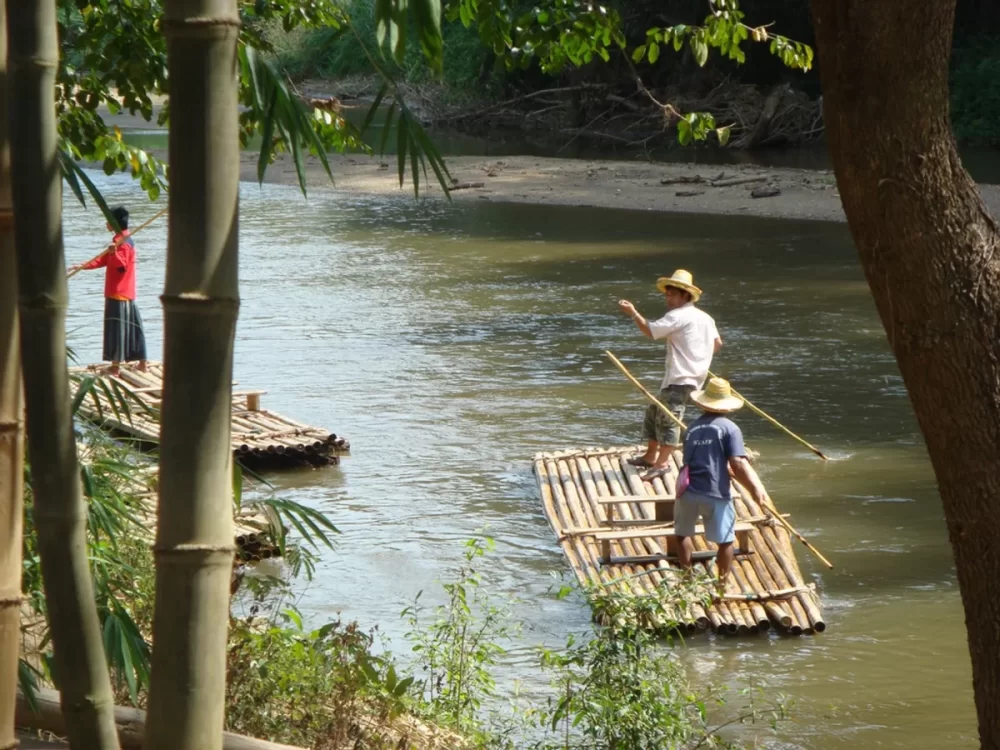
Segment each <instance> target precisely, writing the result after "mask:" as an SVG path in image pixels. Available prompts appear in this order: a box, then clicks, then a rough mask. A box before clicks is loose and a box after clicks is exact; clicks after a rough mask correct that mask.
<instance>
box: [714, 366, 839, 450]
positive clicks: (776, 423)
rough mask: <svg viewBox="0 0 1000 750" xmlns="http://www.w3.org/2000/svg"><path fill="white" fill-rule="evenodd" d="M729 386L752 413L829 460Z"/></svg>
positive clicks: (814, 447) (813, 446)
mask: <svg viewBox="0 0 1000 750" xmlns="http://www.w3.org/2000/svg"><path fill="white" fill-rule="evenodd" d="M708 374H709V375H710V376H711V377H713V378H714V377H716V376H715V375H714V374H713V373H712V371H711V370H709V371H708ZM729 388H730V390H731V391H732V393H733V395H734V396H736V398H741V399H743V403H744V404H746V405H747V406H748V407H749V408H750V411H752V412H753V413H754V414H757V415H758V416H761V417H764V419H766V420H767V421H768V422H770V423H771V424H773V425H774V426H775V427H777V428H778V429H779V430H781V431H782V432H784V433H785V434H786V435H788V436H789V437H791V438H793V439H794V440H797V441H798V442H800V443H802V445H804V446H805V447H806V448H808V449H809V450H811V451H812V452H813V453H815V454H816V455H817V456H819V457H820V458H822V459H823V460H824V461H829V460H830V459H829V458H827V457H826V456H825V455H823V451H821V450H820V449H819V448H817V447H816V446H815V445H813V444H812V443H809V442H807V441H806V440H804V439H803V438H801V437H799V436H798V435H796V434H795V433H794V432H792V431H791V430H789V429H788V428H787V427H785V425H783V424H781V422H779V421H778V420H777V419H775V418H774V417H772V416H771V415H770V414H768V413H767V412H766V411H764V410H763V409H758V408H757V407H756V406H754V405H753V404H752V403H750V401H749V400H748V399H747V398H746V397H744V396H741V395H740V394H739V393H738V392H737V391H736V389H735V388H733V387H732V384H730V386H729Z"/></svg>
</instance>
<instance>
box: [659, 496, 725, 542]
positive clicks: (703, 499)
mask: <svg viewBox="0 0 1000 750" xmlns="http://www.w3.org/2000/svg"><path fill="white" fill-rule="evenodd" d="M698 516H701V518H702V520H703V521H704V523H705V538H706V539H707V540H708V541H710V542H715V543H716V544H729V543H731V542H733V541H735V539H736V507H735V506H734V505H733V501H732V500H720V499H719V498H717V497H712V496H711V495H706V494H704V493H702V492H695V491H694V490H690V489H689V490H687V492H685V493H684V494H683V495H681V496H680V497H679V498H677V502H676V503H674V529H676V532H677V536H694V530H695V526H696V524H697V523H698Z"/></svg>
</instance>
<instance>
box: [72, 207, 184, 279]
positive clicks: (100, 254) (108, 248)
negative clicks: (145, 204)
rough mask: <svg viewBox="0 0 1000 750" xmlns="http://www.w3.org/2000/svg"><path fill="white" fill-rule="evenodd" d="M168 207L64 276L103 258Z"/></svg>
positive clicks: (158, 216)
mask: <svg viewBox="0 0 1000 750" xmlns="http://www.w3.org/2000/svg"><path fill="white" fill-rule="evenodd" d="M169 209H170V206H169V205H166V206H164V207H163V208H162V209H160V210H159V211H157V212H156V213H155V214H153V217H152V218H151V219H147V220H146V221H144V222H143V223H142V224H140V225H139V226H137V227H136V228H135V229H133V230H131V231H129V233H128V234H127V235H123V236H122V237H120V238H119V239H118V240H116V241H115V242H114V243H112V244H111V245H110V246H108V247H106V248H105V249H104V250H101V252H99V253H98V254H97V255H95V256H94V257H93V258H91V259H90V260H88V261H87V262H86V263H81V264H80V266H81V267H80V268H75V269H73V270H72V271H70V272H69V273H67V274H66V278H67V279H71V278H73V277H74V276H76V275H77V274H78V273H80V271H82V270H83V268H82V266H85V265H87V263H93V262H94V261H95V260H98V259H100V258H103V257H104V256H105V255H107V254H108V253H110V252H113V251H114V250H115V248H117V247H118V246H119V245H120V244H122V243H123V242H125V240H127V239H130V238H132V237H135V236H136V235H137V234H139V232H141V231H142V230H143V229H145V228H146V227H148V226H149V225H150V224H152V223H153V222H154V221H156V220H157V219H159V218H160V217H161V216H163V214H165V213H166V212H167V211H168V210H169Z"/></svg>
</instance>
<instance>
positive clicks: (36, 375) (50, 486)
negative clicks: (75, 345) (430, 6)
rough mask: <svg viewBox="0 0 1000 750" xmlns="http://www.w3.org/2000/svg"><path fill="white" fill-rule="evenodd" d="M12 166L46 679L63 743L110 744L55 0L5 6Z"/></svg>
mask: <svg viewBox="0 0 1000 750" xmlns="http://www.w3.org/2000/svg"><path fill="white" fill-rule="evenodd" d="M7 17H8V23H9V28H10V34H9V40H10V90H9V97H8V100H7V101H8V103H9V106H10V109H11V115H12V117H11V120H10V135H11V155H12V159H11V162H12V163H11V168H12V179H13V201H14V209H15V211H16V213H17V215H18V216H19V217H21V218H20V220H19V221H18V222H17V225H16V226H15V227H14V239H15V244H16V248H17V278H18V290H19V296H18V303H19V316H20V334H21V358H22V362H21V364H22V368H23V372H24V393H25V399H26V401H27V415H28V453H29V458H30V460H31V466H32V475H31V476H32V480H31V484H32V491H33V493H34V522H35V526H36V528H37V531H38V549H39V553H40V555H41V566H42V579H43V582H44V587H45V597H46V600H47V602H48V607H49V628H50V630H51V633H52V644H53V649H54V651H55V667H56V675H55V677H56V681H57V683H58V685H59V687H60V689H61V691H62V701H63V711H64V713H65V715H66V728H67V730H68V734H69V737H70V743H71V745H72V746H73V747H75V748H86V749H87V750H105V749H106V748H117V747H118V739H117V735H116V733H115V722H114V714H113V709H114V703H113V701H112V696H111V681H110V679H109V677H108V669H107V665H106V663H105V657H104V648H103V645H102V642H101V631H100V626H99V623H98V619H97V611H96V609H95V608H94V589H93V582H92V581H91V578H90V568H89V566H88V561H87V551H86V539H85V533H86V528H85V521H86V516H85V510H86V509H85V507H84V504H83V496H82V494H81V488H80V474H79V470H78V465H77V456H76V441H75V439H74V436H73V417H72V414H71V413H70V407H71V404H70V396H69V373H68V372H67V370H66V299H67V293H66V270H65V260H64V258H63V239H62V183H61V176H60V171H59V164H58V161H57V159H56V153H57V151H56V148H57V146H56V112H55V107H54V106H53V101H52V97H53V91H54V87H55V75H56V64H57V62H58V59H59V45H58V38H57V33H56V3H55V0H37V1H36V2H24V1H23V0H7Z"/></svg>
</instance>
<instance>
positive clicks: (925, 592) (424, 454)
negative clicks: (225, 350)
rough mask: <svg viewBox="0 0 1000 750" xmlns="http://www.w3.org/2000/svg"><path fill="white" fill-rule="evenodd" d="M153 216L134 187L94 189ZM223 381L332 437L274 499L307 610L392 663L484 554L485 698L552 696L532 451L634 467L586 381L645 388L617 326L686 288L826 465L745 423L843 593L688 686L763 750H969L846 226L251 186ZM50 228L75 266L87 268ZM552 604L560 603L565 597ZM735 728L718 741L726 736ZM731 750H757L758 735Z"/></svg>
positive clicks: (658, 369)
mask: <svg viewBox="0 0 1000 750" xmlns="http://www.w3.org/2000/svg"><path fill="white" fill-rule="evenodd" d="M95 179H97V181H98V183H99V185H100V186H101V187H102V189H103V190H105V191H106V193H107V195H108V198H109V200H116V201H128V202H129V203H130V204H131V205H132V206H133V208H134V218H133V225H136V224H138V223H139V222H140V221H142V220H143V219H145V218H147V217H148V216H150V215H152V213H153V211H154V209H152V208H151V207H149V206H148V205H144V204H143V203H142V200H141V195H140V194H139V193H138V192H137V191H136V190H135V189H134V188H133V187H132V185H131V184H130V182H129V181H128V180H127V179H121V178H104V177H103V175H100V176H95ZM240 229H241V232H240V237H241V248H240V252H241V294H242V308H241V313H240V320H239V328H238V331H237V339H236V379H237V380H238V381H239V382H240V386H241V387H253V388H263V389H266V390H267V391H268V394H267V395H266V396H264V397H263V403H264V405H265V406H266V407H267V408H270V409H275V410H277V411H280V412H282V413H285V414H287V415H289V416H291V417H292V418H294V419H298V420H302V421H308V422H310V423H313V424H317V425H322V426H323V427H325V428H328V429H330V430H332V431H334V432H336V433H338V434H342V435H345V436H347V437H348V439H349V440H350V441H351V444H352V453H353V455H352V456H351V457H350V458H347V459H345V460H344V461H343V463H342V464H341V466H339V467H333V468H327V469H322V470H315V471H314V470H303V471H296V472H291V473H283V474H275V475H273V476H272V477H270V478H271V479H272V481H273V482H274V483H275V484H276V485H277V487H278V489H279V492H280V493H281V494H283V495H285V496H288V497H290V498H293V499H296V500H298V501H300V502H303V503H307V504H310V505H313V506H315V507H317V508H321V509H322V510H324V511H326V512H327V513H329V514H330V516H331V517H332V518H333V520H334V522H335V523H336V524H337V526H338V527H339V529H340V531H341V532H342V533H341V534H340V536H339V538H338V542H337V548H336V550H335V551H333V552H329V551H326V552H324V553H323V557H322V561H321V564H320V566H319V569H318V572H317V578H316V580H315V581H314V583H313V584H312V585H311V586H310V587H308V588H307V589H306V590H305V591H304V592H303V598H302V600H301V602H300V604H301V607H302V609H303V610H304V611H305V612H306V613H307V614H308V615H309V617H310V619H311V620H312V621H313V622H315V623H320V622H323V621H325V620H326V619H329V618H333V617H336V616H337V615H338V613H339V614H340V616H342V617H344V618H348V619H357V620H358V621H359V622H360V623H361V624H362V625H363V626H365V627H372V626H375V625H377V626H378V627H379V629H380V631H381V632H383V633H384V634H386V635H387V636H388V637H389V638H390V640H391V643H392V647H393V648H394V650H396V651H405V642H404V639H403V634H404V633H405V630H406V624H405V623H404V622H403V621H402V620H401V619H400V616H399V614H400V610H402V609H403V607H405V606H406V605H407V604H409V603H410V602H411V601H412V599H413V597H414V596H415V595H416V594H417V593H418V592H419V591H421V590H423V591H424V592H425V594H424V598H425V599H428V600H429V601H430V602H431V603H433V602H436V601H440V600H441V596H440V589H439V587H438V583H437V582H438V581H440V580H441V579H442V578H447V577H448V576H449V574H450V572H451V571H453V570H454V569H455V568H456V567H457V566H458V565H459V564H460V562H461V560H462V552H463V549H464V548H463V542H464V541H465V540H467V539H469V538H472V537H474V536H476V535H477V534H479V533H481V530H483V529H484V528H485V529H486V533H487V534H489V535H490V536H492V537H493V538H495V539H496V542H497V547H496V551H495V552H494V553H493V554H492V555H490V556H489V557H488V558H487V559H486V562H485V563H484V564H483V567H484V574H485V577H486V579H487V581H488V582H489V585H490V587H491V589H492V590H493V591H495V592H496V595H497V596H498V597H502V598H506V597H511V596H515V597H517V602H516V603H515V604H514V605H513V609H514V615H515V617H516V618H517V619H519V620H521V621H522V622H523V629H522V632H521V634H520V635H519V636H518V637H517V638H516V640H515V641H514V643H513V644H511V648H510V650H509V653H508V654H507V656H506V657H505V659H504V663H503V665H502V666H501V668H500V670H499V671H498V680H499V682H500V685H501V687H502V688H503V689H504V690H510V689H511V685H512V683H513V681H514V680H515V679H518V680H520V681H521V682H522V683H523V685H524V688H525V691H526V693H527V694H529V695H532V694H536V695H537V694H541V693H542V692H543V688H544V683H545V679H546V678H545V677H544V676H542V675H540V674H539V672H538V670H537V668H536V666H535V664H536V657H535V655H534V648H535V647H536V646H537V645H538V644H546V645H549V646H557V645H559V644H561V643H562V642H563V641H564V639H565V636H566V634H567V633H568V632H579V631H581V630H583V629H585V628H586V627H587V625H588V623H589V611H588V609H587V607H586V605H585V604H584V603H583V602H582V600H581V599H580V598H579V597H570V598H568V599H564V600H557V599H556V598H555V597H554V596H553V594H552V588H553V586H554V585H555V586H558V584H559V582H560V581H561V580H564V579H565V580H568V579H569V571H568V566H567V564H566V561H565V560H564V559H563V557H562V555H561V553H560V551H559V548H558V546H557V544H556V542H555V540H554V537H553V534H552V532H551V530H550V529H549V527H548V526H547V524H546V522H545V520H544V518H543V516H542V513H541V509H540V506H539V500H538V495H537V489H536V486H535V482H534V478H533V476H532V474H531V463H530V459H531V457H532V455H533V454H534V453H535V452H537V451H544V450H557V449H562V448H568V447H583V446H592V445H613V444H623V443H630V442H635V441H637V440H638V431H639V425H640V419H641V414H642V410H643V409H644V403H643V401H642V397H641V396H640V395H639V394H637V393H636V392H635V391H634V390H633V389H632V387H631V386H630V385H629V384H628V383H627V382H626V381H624V380H623V378H622V377H621V375H620V374H619V373H618V372H617V370H615V369H614V367H613V366H611V365H610V364H609V363H608V362H607V361H606V360H605V359H604V358H603V357H602V352H603V351H604V350H605V349H611V350H613V351H614V352H615V353H616V354H618V356H619V357H621V358H622V359H623V360H624V361H625V362H626V363H627V364H628V365H629V366H630V367H631V368H632V370H633V372H634V373H636V374H637V375H639V376H640V377H641V378H642V379H643V380H644V381H645V382H646V383H647V385H648V386H649V387H654V386H655V385H656V384H657V383H658V382H659V379H660V377H661V375H662V367H663V364H662V349H661V348H660V347H659V346H657V345H654V344H653V343H652V342H649V341H646V340H644V339H643V338H642V337H641V336H640V335H639V334H638V332H637V331H636V330H635V329H634V327H633V326H632V324H631V323H630V321H629V320H628V319H627V318H625V317H624V316H622V315H620V314H619V313H618V312H617V309H616V306H615V301H616V300H617V299H619V298H621V297H627V298H629V299H631V300H633V301H634V302H635V303H636V305H637V306H638V307H639V309H640V311H642V312H643V313H645V314H647V315H653V314H656V313H657V312H659V311H660V310H662V309H663V303H662V297H661V296H660V295H659V294H658V293H657V292H656V290H655V288H654V280H655V278H656V277H657V276H658V275H663V274H668V273H670V272H672V271H673V270H674V269H675V268H678V267H683V268H688V269H690V270H691V271H692V272H693V273H694V276H695V280H696V282H697V283H698V284H699V285H700V286H701V287H702V288H704V289H705V295H704V297H703V300H702V306H703V307H704V309H706V310H707V311H708V312H710V313H711V314H712V315H713V316H714V317H715V318H716V320H717V322H718V326H719V329H720V332H721V335H722V337H723V338H724V340H725V347H724V348H723V350H722V352H721V353H720V354H719V355H718V356H717V358H716V361H715V364H714V365H713V369H714V370H715V371H716V372H717V373H719V374H721V375H723V376H726V377H729V378H730V379H732V381H733V383H734V385H735V386H736V387H737V388H738V389H739V390H741V391H742V392H743V393H744V394H745V395H746V396H748V397H749V398H750V399H751V400H753V401H754V402H755V403H756V404H757V405H758V406H760V407H762V408H764V409H765V410H767V411H769V412H771V413H772V414H774V415H775V416H777V417H778V418H779V419H780V420H782V421H783V422H784V423H786V424H787V425H789V426H790V427H791V428H792V429H794V430H795V431H797V432H799V433H800V434H802V435H804V436H806V437H807V438H808V439H809V440H811V441H812V442H813V443H815V444H816V445H818V446H819V447H821V448H822V449H823V450H824V451H825V452H826V453H827V454H828V455H831V456H833V457H834V458H835V460H833V461H831V462H829V463H823V462H821V461H820V460H819V459H817V458H815V457H814V456H812V454H810V453H809V452H808V451H806V450H804V449H802V448H801V447H800V446H798V445H797V444H795V443H793V442H791V441H790V440H789V439H788V438H786V437H784V436H783V435H781V434H780V433H778V432H777V431H775V430H774V428H772V427H770V426H769V425H768V424H767V423H765V422H763V421H762V420H760V419H759V418H756V417H754V416H753V415H752V414H750V413H741V414H740V415H739V416H738V421H739V423H740V424H741V426H742V427H743V429H744V432H745V435H746V439H747V442H748V444H750V445H751V446H753V447H754V448H755V449H757V450H759V451H760V452H761V454H762V457H761V461H760V463H759V467H758V468H759V471H760V473H761V476H762V478H763V480H764V482H765V483H766V484H767V486H768V488H769V490H770V491H771V494H772V495H773V497H774V498H775V501H776V502H777V503H778V505H779V506H780V507H781V508H782V510H783V511H785V512H789V513H791V514H792V515H791V519H790V520H791V521H792V523H793V524H795V525H796V526H797V527H798V528H799V529H800V530H801V531H802V532H803V533H804V534H805V535H806V536H807V537H809V538H810V540H811V541H812V542H813V543H814V544H815V545H816V546H817V547H818V548H819V549H820V550H822V551H823V552H824V553H825V554H826V556H827V557H829V558H830V559H831V560H832V561H833V562H834V563H835V565H836V568H835V570H833V571H827V570H825V569H824V568H822V567H821V566H820V565H819V564H818V563H817V562H816V561H815V560H813V559H811V558H810V557H808V556H806V553H805V550H804V549H801V548H800V553H799V560H800V563H801V565H802V567H803V571H804V572H805V574H806V576H807V578H809V579H811V580H813V581H815V583H816V585H817V588H818V591H819V593H820V595H821V599H822V601H823V604H824V607H825V614H826V620H827V623H828V626H829V627H828V630H827V631H826V632H825V633H823V634H822V635H817V636H812V637H800V638H791V637H789V638H784V637H780V636H777V635H774V634H771V635H760V636H756V637H749V638H740V639H736V638H726V637H714V636H710V635H703V636H699V637H695V638H693V639H691V640H690V641H689V642H688V644H687V645H686V646H685V647H683V651H682V656H681V658H682V659H683V660H684V661H685V663H686V664H687V666H688V669H689V673H690V674H691V675H692V678H693V679H694V680H695V681H696V682H698V683H699V684H706V685H707V684H713V685H728V686H730V687H731V688H732V689H733V690H734V691H735V690H737V689H739V688H740V687H742V686H744V685H746V684H748V683H749V682H751V681H752V682H753V683H754V684H763V685H765V686H766V687H767V688H768V689H769V690H772V691H781V692H784V693H785V694H787V695H788V696H790V697H791V698H793V699H794V706H793V708H792V717H793V718H792V721H791V722H789V723H788V724H786V725H784V726H783V727H781V728H780V729H779V731H778V733H777V735H776V736H775V735H770V734H767V733H764V732H763V731H762V732H761V733H760V734H759V736H760V737H761V738H762V741H764V742H766V744H768V745H769V746H775V747H788V748H800V747H801V748H839V747H855V746H863V747H880V748H913V747H932V746H933V747H949V748H956V747H973V746H974V745H975V715H974V711H973V705H972V695H971V689H970V683H971V670H970V665H969V658H968V654H967V651H966V648H965V634H964V627H963V614H962V608H961V603H960V599H959V593H958V588H957V583H956V579H955V575H954V570H953V567H952V559H951V554H950V549H949V547H948V543H947V538H946V531H945V526H944V521H943V515H942V511H941V506H940V501H939V499H938V497H937V494H936V488H935V483H934V478H933V475H932V472H931V469H930V466H929V462H928V459H927V455H926V452H925V449H924V446H923V442H922V439H921V437H920V434H919V431H918V429H917V426H916V422H915V420H914V418H913V416H912V413H911V409H910V405H909V402H908V400H907V396H906V392H905V389H904V388H903V385H902V382H901V378H900V376H899V373H898V371H897V369H896V366H895V362H894V360H893V358H892V355H891V353H890V352H889V349H888V346H887V344H886V341H885V336H884V333H883V330H882V328H881V325H880V323H879V321H878V319H877V317H876V314H875V310H874V307H873V304H872V301H871V298H870V295H869V292H868V289H867V286H866V284H865V282H864V279H863V277H862V275H861V271H860V269H859V267H858V263H857V260H856V256H855V253H854V250H853V248H852V245H851V241H850V237H849V235H848V232H847V229H846V227H844V226H840V225H835V224H825V223H818V222H799V221H775V220H761V219H751V218H745V217H736V218H723V217H718V216H711V217H708V216H695V215H691V216H680V215H656V214H649V213H639V212H627V211H612V210H598V209H593V208H586V209H576V208H566V207H557V208H546V207H535V206H529V205H500V204H490V203H486V202H483V203H468V202H466V203H459V204H456V205H447V204H445V203H441V202H427V201H421V202H416V201H413V200H412V199H410V198H405V197H401V198H398V199H385V198H361V197H356V196H351V195H349V194H345V193H342V192H336V191H328V192H314V193H312V194H310V197H309V198H308V200H305V199H303V198H301V197H300V195H299V194H298V192H297V191H296V190H295V189H294V188H290V187H281V186H264V187H263V188H258V187H257V186H256V185H249V184H248V185H245V186H244V189H243V198H242V216H241V228H240ZM102 230H103V220H102V219H101V218H100V217H99V215H98V214H97V213H96V212H95V211H94V210H91V211H89V212H84V211H83V210H82V209H80V208H79V207H78V206H76V205H75V204H73V203H70V201H69V200H67V216H66V241H67V257H68V259H69V261H70V262H79V261H81V260H84V259H86V258H89V257H90V256H92V255H93V254H95V253H96V252H97V251H98V250H99V249H100V248H101V246H102V244H103V243H104V242H106V238H107V234H106V233H105V232H103V231H102ZM165 242H166V240H165V229H164V225H163V224H155V225H153V226H152V227H150V228H149V229H147V230H146V231H145V232H144V233H143V234H142V235H141V236H140V237H139V239H138V246H139V251H140V258H141V260H140V271H139V285H140V290H139V304H140V307H141V310H142V313H143V315H144V317H145V320H146V325H147V335H148V337H149V340H150V347H151V356H154V357H158V356H159V352H160V350H161V338H162V313H161V310H160V307H159V303H158V300H157V295H158V294H159V292H160V290H161V289H162V284H163V281H162V280H163V271H164V253H165ZM101 284H102V280H101V277H100V274H83V275H81V276H78V277H76V278H74V279H73V280H72V282H71V308H70V312H69V324H68V325H69V328H70V331H71V333H70V343H71V345H72V346H73V347H74V349H75V350H76V352H77V353H78V356H79V357H80V359H81V360H82V361H84V362H91V361H97V360H98V358H99V356H100V319H101V318H100V316H101V309H102V308H101V306H102V300H101V289H102V286H101ZM560 577H564V579H563V578H560ZM722 715H725V711H723V714H722ZM747 732H748V733H747V734H746V735H745V736H746V737H747V738H750V737H756V736H758V734H757V733H756V732H755V731H752V730H747Z"/></svg>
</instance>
